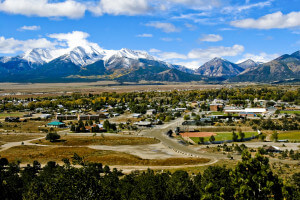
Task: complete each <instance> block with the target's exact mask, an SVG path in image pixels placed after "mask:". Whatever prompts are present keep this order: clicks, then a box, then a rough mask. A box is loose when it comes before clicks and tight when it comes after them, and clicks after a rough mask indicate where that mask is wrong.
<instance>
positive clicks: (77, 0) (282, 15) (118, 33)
mask: <svg viewBox="0 0 300 200" xmlns="http://www.w3.org/2000/svg"><path fill="white" fill-rule="evenodd" d="M94 43H97V44H98V45H99V46H100V47H101V48H104V49H121V48H129V49H134V50H144V51H147V52H149V53H150V54H151V55H154V56H156V57H157V58H159V59H162V60H165V61H168V62H171V63H177V64H183V65H185V66H187V67H190V68H197V67H199V66H200V65H201V64H203V63H204V62H206V61H208V60H210V59H212V58H214V57H223V58H225V59H228V60H230V61H233V62H240V61H242V60H245V59H248V58H252V59H254V60H255V61H261V62H266V61H269V60H271V59H273V58H276V57H277V56H279V55H281V54H285V53H293V52H295V51H298V50H299V49H300V0H288V1H282V0H86V1H83V0H0V56H13V55H17V54H20V53H22V52H24V51H27V50H29V49H31V48H50V49H57V48H71V47H74V46H76V45H81V44H94Z"/></svg>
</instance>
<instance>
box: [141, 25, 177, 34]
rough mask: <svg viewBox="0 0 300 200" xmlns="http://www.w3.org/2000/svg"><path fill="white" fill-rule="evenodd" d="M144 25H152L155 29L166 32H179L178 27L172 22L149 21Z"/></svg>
mask: <svg viewBox="0 0 300 200" xmlns="http://www.w3.org/2000/svg"><path fill="white" fill-rule="evenodd" d="M146 26H150V27H154V28H157V29H161V30H162V31H164V32H166V33H172V32H179V31H180V29H179V28H177V27H176V26H174V24H171V23H164V22H149V23H147V24H146Z"/></svg>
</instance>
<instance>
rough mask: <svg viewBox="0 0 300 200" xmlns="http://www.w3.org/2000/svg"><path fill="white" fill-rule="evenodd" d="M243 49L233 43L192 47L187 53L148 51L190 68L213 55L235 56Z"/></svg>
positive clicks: (167, 60) (160, 57) (197, 65)
mask: <svg viewBox="0 0 300 200" xmlns="http://www.w3.org/2000/svg"><path fill="white" fill-rule="evenodd" d="M243 51H244V47H243V46H242V45H237V44H236V45H233V46H232V47H223V46H218V47H209V48H207V49H192V50H191V51H190V52H189V53H188V54H187V55H186V54H181V53H177V52H162V51H160V50H157V51H152V52H151V51H149V52H150V53H152V54H154V55H155V56H156V57H157V58H159V59H161V60H164V61H166V62H170V63H175V64H179V65H184V66H186V67H188V68H191V69H196V68H198V67H199V66H200V65H202V64H203V63H205V62H207V61H209V60H211V59H213V58H214V57H225V56H227V57H231V56H237V55H239V54H241V53H242V52H243Z"/></svg>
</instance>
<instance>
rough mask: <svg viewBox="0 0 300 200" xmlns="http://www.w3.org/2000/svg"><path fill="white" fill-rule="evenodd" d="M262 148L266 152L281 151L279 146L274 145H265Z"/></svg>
mask: <svg viewBox="0 0 300 200" xmlns="http://www.w3.org/2000/svg"><path fill="white" fill-rule="evenodd" d="M264 149H265V150H266V151H267V152H275V153H280V152H282V151H281V150H280V148H279V147H276V146H267V147H264Z"/></svg>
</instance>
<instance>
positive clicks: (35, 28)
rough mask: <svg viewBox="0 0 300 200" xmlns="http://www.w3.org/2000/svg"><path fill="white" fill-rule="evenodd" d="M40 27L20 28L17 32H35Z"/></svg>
mask: <svg viewBox="0 0 300 200" xmlns="http://www.w3.org/2000/svg"><path fill="white" fill-rule="evenodd" d="M40 29H41V27H40V26H22V27H21V28H19V29H18V31H37V30H40Z"/></svg>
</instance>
